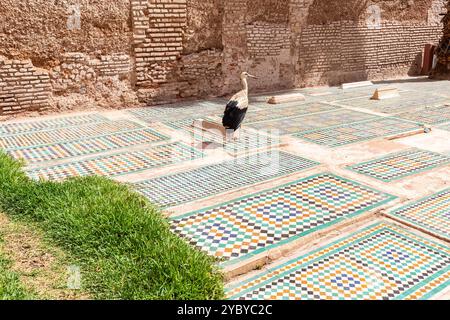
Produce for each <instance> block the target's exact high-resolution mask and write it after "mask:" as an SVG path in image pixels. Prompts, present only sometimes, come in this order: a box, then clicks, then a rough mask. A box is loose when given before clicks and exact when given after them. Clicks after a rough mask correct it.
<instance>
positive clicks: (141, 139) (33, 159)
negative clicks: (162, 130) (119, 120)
mask: <svg viewBox="0 0 450 320" xmlns="http://www.w3.org/2000/svg"><path fill="white" fill-rule="evenodd" d="M168 139H169V138H168V137H166V136H163V135H160V134H159V133H157V132H155V131H153V130H151V129H142V130H141V129H140V130H135V131H128V132H121V133H117V134H113V135H109V136H102V137H95V138H88V139H84V140H81V141H72V142H66V143H57V144H52V145H46V146H36V147H29V148H22V149H16V150H12V151H8V153H9V154H10V155H11V156H12V157H14V158H16V159H24V160H25V161H26V162H27V163H29V164H31V163H38V162H43V161H50V160H59V159H65V158H71V157H78V156H84V155H89V154H95V153H100V152H106V151H111V150H115V149H120V148H125V147H131V146H137V145H143V144H148V143H152V142H158V141H163V140H168Z"/></svg>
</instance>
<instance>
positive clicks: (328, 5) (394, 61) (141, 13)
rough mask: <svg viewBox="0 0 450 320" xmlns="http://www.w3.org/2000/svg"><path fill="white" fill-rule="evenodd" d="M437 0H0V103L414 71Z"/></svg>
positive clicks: (126, 96)
mask: <svg viewBox="0 0 450 320" xmlns="http://www.w3.org/2000/svg"><path fill="white" fill-rule="evenodd" d="M445 1H446V0H117V1H112V2H107V1H103V0H58V1H48V0H27V1H22V2H18V1H15V0H0V8H1V11H0V15H1V19H0V43H1V44H2V45H1V46H0V57H3V58H1V61H8V67H5V66H6V65H7V64H6V63H4V62H2V64H1V68H2V69H0V70H1V72H0V113H2V114H5V113H14V112H17V111H23V110H43V109H61V108H69V109H70V108H78V106H79V105H84V104H90V105H93V106H95V105H100V106H102V107H113V108H118V107H123V106H129V105H130V104H131V105H133V104H136V103H137V99H139V100H140V101H141V102H145V103H150V104H154V103H161V102H167V101H175V100H178V99H182V98H198V97H206V96H217V95H227V94H230V93H231V92H233V91H234V90H236V89H238V88H239V86H240V84H239V80H238V79H239V74H240V73H241V72H242V71H243V70H247V71H249V72H251V73H254V74H256V75H257V76H258V77H259V79H258V80H254V81H252V82H251V84H250V85H251V88H252V90H254V91H256V90H269V89H270V90H274V89H282V88H292V87H300V86H310V85H318V84H339V83H340V82H348V81H358V80H364V79H383V78H387V77H396V76H405V75H407V74H410V75H415V74H417V73H418V71H419V70H420V63H421V53H422V50H423V46H424V44H426V43H429V42H433V43H436V42H437V41H438V40H439V38H440V37H441V36H442V25H441V23H440V20H441V17H440V16H439V14H440V13H442V12H443V11H444V2H445ZM11 61H12V62H14V63H13V64H11ZM23 66H25V67H23ZM36 68H39V70H36ZM20 70H22V71H20ZM29 73H31V74H32V75H30V74H29ZM34 73H36V74H38V75H36V74H34ZM30 77H37V79H35V78H33V79H31V78H30ZM29 81H31V83H29ZM34 81H40V82H39V83H38V82H34ZM22 85H24V86H26V87H25V90H26V91H24V92H19V91H20V89H19V88H18V87H19V86H22ZM30 86H31V87H30ZM16 91H17V92H16ZM20 94H22V96H20ZM13 96H14V97H13ZM25 97H27V99H25ZM73 97H75V98H74V99H72V98H73ZM81 98H82V100H80V99H81ZM67 105H70V106H67Z"/></svg>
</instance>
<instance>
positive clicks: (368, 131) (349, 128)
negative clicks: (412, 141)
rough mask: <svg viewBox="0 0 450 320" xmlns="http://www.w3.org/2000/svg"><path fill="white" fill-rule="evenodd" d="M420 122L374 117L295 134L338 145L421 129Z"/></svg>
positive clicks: (332, 145) (313, 141)
mask: <svg viewBox="0 0 450 320" xmlns="http://www.w3.org/2000/svg"><path fill="white" fill-rule="evenodd" d="M421 128H422V126H421V125H420V124H418V123H414V122H410V121H405V120H401V119H395V118H390V117H389V118H381V119H373V120H368V121H363V122H358V123H351V124H346V125H342V126H337V127H331V128H326V129H318V130H312V131H308V132H303V133H298V134H295V135H294V136H295V137H298V138H300V139H303V140H306V141H309V142H312V143H315V144H319V145H323V146H327V147H338V146H343V145H347V144H351V143H356V142H361V141H367V140H372V139H376V138H382V137H388V136H392V135H396V134H402V133H407V132H411V131H415V130H419V129H421Z"/></svg>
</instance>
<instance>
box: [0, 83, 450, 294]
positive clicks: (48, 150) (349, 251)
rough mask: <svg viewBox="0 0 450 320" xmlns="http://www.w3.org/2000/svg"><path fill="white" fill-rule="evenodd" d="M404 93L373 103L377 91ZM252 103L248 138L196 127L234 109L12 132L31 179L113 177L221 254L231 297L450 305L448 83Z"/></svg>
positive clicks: (13, 148)
mask: <svg viewBox="0 0 450 320" xmlns="http://www.w3.org/2000/svg"><path fill="white" fill-rule="evenodd" d="M385 86H390V87H392V86H393V87H396V88H398V89H399V91H400V97H398V98H391V99H388V100H381V101H375V100H371V99H370V97H371V96H372V94H373V93H374V90H375V89H376V88H378V87H385ZM296 92H301V93H303V94H304V95H305V96H306V101H304V102H296V103H286V104H281V105H269V104H267V103H266V102H265V101H266V100H267V98H268V96H270V95H269V94H267V95H257V96H253V97H252V98H251V106H250V109H249V111H248V114H247V118H246V120H245V122H244V125H243V130H242V132H241V134H240V137H239V139H238V140H237V141H233V142H229V143H224V141H223V139H222V138H221V137H220V136H219V135H216V134H213V133H209V132H201V131H200V130H198V129H195V128H193V127H192V126H191V124H192V122H193V121H194V120H195V119H199V118H203V119H210V120H212V121H214V120H217V121H220V116H221V114H222V112H223V109H224V106H225V104H226V100H223V99H215V100H208V101H198V102H186V103H180V104H178V105H170V106H169V105H168V106H161V107H151V108H150V107H149V108H142V109H129V110H120V111H108V112H89V113H86V112H85V113H74V114H66V115H58V116H46V117H40V118H39V119H22V120H14V121H8V122H2V123H1V124H0V148H2V149H4V150H5V151H6V152H7V153H9V154H10V155H11V156H13V157H14V158H17V159H24V160H25V162H26V171H27V173H28V175H29V176H30V177H32V178H35V179H52V180H61V179H65V178H68V177H73V176H86V175H101V176H107V177H110V178H113V179H115V180H117V181H120V182H124V183H129V184H130V185H131V186H132V187H133V188H134V189H135V190H136V191H137V192H139V193H141V194H143V195H144V196H146V197H147V198H148V199H149V200H150V201H152V202H153V203H156V204H158V205H159V206H161V208H162V209H163V210H164V212H165V213H166V214H167V216H168V217H169V219H170V222H171V226H172V230H173V232H175V233H176V234H178V235H179V236H180V237H183V238H184V239H186V241H188V242H189V243H191V244H192V245H194V246H196V247H198V248H199V249H200V250H203V251H205V252H207V253H208V254H210V255H212V256H215V257H217V258H218V263H219V264H220V265H221V267H222V268H223V270H224V272H225V275H226V277H227V282H228V284H227V296H228V297H229V298H231V299H294V298H299V299H300V298H301V299H448V298H450V245H449V242H450V82H449V81H431V80H427V79H421V78H419V79H408V80H398V81H390V82H388V83H377V84H375V85H374V86H368V87H361V88H355V89H349V90H342V89H339V88H334V87H332V88H329V87H326V88H325V87H323V88H308V89H301V90H296Z"/></svg>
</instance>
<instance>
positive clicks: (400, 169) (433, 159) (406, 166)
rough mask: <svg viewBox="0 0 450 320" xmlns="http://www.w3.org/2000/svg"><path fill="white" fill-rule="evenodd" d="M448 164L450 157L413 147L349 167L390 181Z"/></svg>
mask: <svg viewBox="0 0 450 320" xmlns="http://www.w3.org/2000/svg"><path fill="white" fill-rule="evenodd" d="M446 164H450V157H447V156H445V155H442V154H439V153H435V152H430V151H426V150H418V149H411V150H407V151H404V152H399V153H394V154H390V155H388V156H386V157H382V158H378V159H375V160H371V161H367V162H364V163H359V164H356V165H353V166H349V167H347V168H348V169H350V170H353V171H355V172H357V173H360V174H363V175H366V176H369V177H371V178H374V179H377V180H381V181H385V182H389V181H393V180H397V179H401V178H404V177H406V176H410V175H413V174H417V173H419V172H423V171H426V170H431V169H432V168H436V167H439V166H444V165H446Z"/></svg>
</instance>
